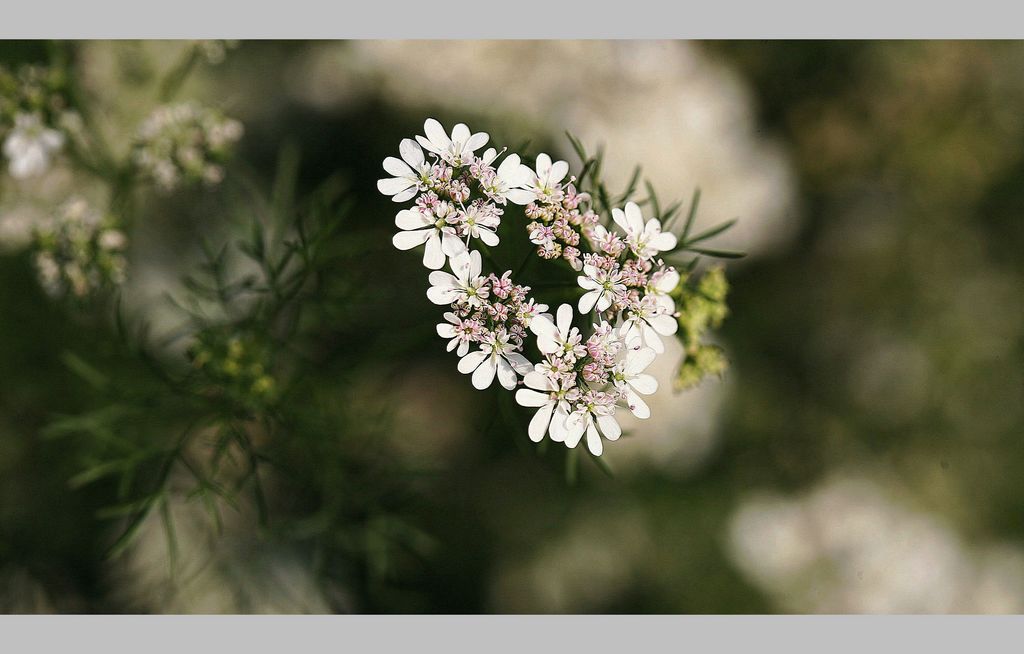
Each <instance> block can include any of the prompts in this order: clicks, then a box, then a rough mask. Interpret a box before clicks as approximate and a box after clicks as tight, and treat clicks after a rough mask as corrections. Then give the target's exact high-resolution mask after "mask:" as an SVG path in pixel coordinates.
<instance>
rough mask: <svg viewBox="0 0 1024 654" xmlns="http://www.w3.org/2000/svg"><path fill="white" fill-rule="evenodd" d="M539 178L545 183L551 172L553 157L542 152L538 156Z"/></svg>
mask: <svg viewBox="0 0 1024 654" xmlns="http://www.w3.org/2000/svg"><path fill="white" fill-rule="evenodd" d="M536 167H537V177H539V178H540V181H541V182H544V181H546V180H547V178H548V174H549V173H550V172H551V157H549V156H548V155H546V154H545V153H543V152H541V153H540V154H538V155H537V166H536Z"/></svg>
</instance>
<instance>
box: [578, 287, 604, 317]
mask: <svg viewBox="0 0 1024 654" xmlns="http://www.w3.org/2000/svg"><path fill="white" fill-rule="evenodd" d="M599 297H601V291H590V292H588V293H585V294H584V295H583V297H581V298H580V302H579V310H580V313H590V310H591V309H593V308H594V303H595V302H597V298H599Z"/></svg>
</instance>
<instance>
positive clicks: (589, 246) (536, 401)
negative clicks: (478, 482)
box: [377, 118, 709, 456]
mask: <svg viewBox="0 0 1024 654" xmlns="http://www.w3.org/2000/svg"><path fill="white" fill-rule="evenodd" d="M423 129H424V133H425V136H416V139H415V141H414V140H413V139H408V138H407V139H403V140H402V141H401V142H400V144H399V155H400V156H401V158H397V157H387V158H386V159H385V160H384V169H385V170H386V171H387V172H388V173H389V174H390V175H392V177H390V178H386V179H381V180H379V181H378V183H377V187H378V190H380V192H381V193H383V194H384V195H388V196H391V199H392V200H394V201H395V202H405V201H412V202H413V206H412V207H410V208H408V209H403V210H401V211H399V212H398V214H397V215H396V217H395V224H396V226H397V227H398V228H399V230H400V231H399V232H398V233H397V234H395V236H394V238H393V242H394V245H395V247H397V248H398V249H401V250H409V249H412V248H415V247H418V246H419V245H424V253H423V264H424V266H425V267H427V268H429V269H432V270H433V272H431V273H430V274H429V275H428V280H429V282H430V287H429V288H428V290H427V297H428V298H429V299H430V301H431V302H433V303H434V304H437V305H441V306H445V307H447V310H446V311H445V313H444V316H443V317H444V321H443V322H441V323H439V324H438V325H437V333H438V335H439V336H440V337H442V338H444V339H446V340H447V350H448V351H449V352H452V351H454V352H455V353H456V354H457V355H458V356H459V358H460V360H459V363H458V370H459V371H460V372H462V373H463V374H467V375H470V377H471V381H472V385H473V387H474V388H477V389H481V390H483V389H486V388H489V387H490V386H491V385H492V384H493V382H494V380H495V378H497V380H498V383H499V385H500V386H501V387H502V388H504V389H507V390H515V391H516V394H515V399H516V402H517V403H518V404H520V405H522V406H525V407H530V408H535V409H536V412H535V413H534V416H533V418H532V419H531V420H530V424H529V427H528V429H527V434H528V436H529V438H530V440H532V441H533V442H540V441H542V440H543V439H544V437H545V435H547V436H549V437H550V438H551V440H552V441H553V442H558V443H564V444H565V445H566V446H567V447H569V448H575V447H576V446H577V445H578V444H579V443H580V442H582V441H583V440H584V439H585V440H586V444H587V450H588V451H589V452H590V453H591V454H592V455H594V456H600V455H601V454H602V453H603V452H604V441H606V440H607V441H615V440H617V439H618V438H619V437H620V436H621V434H622V429H621V427H620V426H619V423H618V421H617V419H616V412H617V411H618V410H619V409H622V408H624V409H626V410H628V411H630V412H631V413H632V414H633V415H634V416H636V417H638V418H648V417H650V415H651V410H650V407H649V406H648V404H647V402H646V401H645V400H644V399H643V397H642V396H646V395H650V394H652V393H654V392H656V391H657V389H658V382H657V380H655V378H654V377H653V376H651V375H650V374H648V373H647V372H646V370H647V368H648V366H650V364H651V363H652V362H653V361H654V360H655V359H656V357H657V356H658V355H659V354H661V353H663V352H664V351H665V347H664V343H663V342H662V340H661V339H662V338H663V337H670V336H673V335H675V334H676V333H677V332H678V331H679V326H680V324H683V325H684V326H685V325H690V324H693V323H690V322H687V321H686V317H685V316H683V315H681V312H680V310H679V307H678V306H677V300H678V299H679V298H680V287H681V286H682V285H683V282H684V281H685V279H684V277H683V275H681V274H680V273H679V272H678V271H677V270H676V268H675V267H674V266H672V265H669V264H668V263H666V262H665V261H664V260H662V259H661V258H659V257H662V256H668V255H671V254H673V253H675V252H676V250H678V249H679V248H680V247H681V246H680V240H679V238H678V237H677V236H676V234H674V233H672V232H670V231H666V230H665V229H664V228H663V226H662V222H661V220H659V219H658V218H653V217H652V218H647V219H645V218H644V215H643V210H642V209H641V207H640V205H639V204H637V203H636V202H632V201H626V202H625V205H624V206H623V207H622V208H619V207H612V206H608V205H609V204H610V203H609V202H608V200H607V198H608V197H610V196H609V194H608V193H607V191H606V190H605V189H604V188H603V187H601V186H600V185H599V186H598V188H597V190H598V192H599V195H600V199H601V202H600V203H599V204H597V205H595V204H594V199H593V197H594V196H592V193H591V192H589V191H582V190H579V189H578V188H577V182H578V180H577V179H576V178H575V177H569V164H568V163H567V162H565V161H553V160H552V158H551V157H550V156H549V155H547V154H545V153H540V154H538V155H537V158H536V160H535V163H534V166H533V167H532V168H531V167H529V166H527V165H525V164H524V163H523V162H522V158H521V157H520V156H519V154H517V153H508V152H507V151H506V150H505V149H502V150H500V151H499V150H497V149H496V148H493V147H491V148H488V149H487V150H486V151H484V153H483V155H481V156H478V155H477V154H476V152H477V151H478V150H479V149H480V148H482V147H483V146H485V145H486V144H487V141H488V139H489V136H488V135H487V134H486V133H484V132H477V133H474V132H472V131H471V130H470V129H469V128H468V127H467V126H466V125H464V124H462V123H459V124H457V125H456V126H455V127H454V128H453V129H452V131H451V133H450V134H449V133H448V132H446V131H445V129H444V128H443V127H442V126H441V124H440V123H439V122H438V121H436V120H434V119H432V118H430V119H427V121H426V122H425V123H424V126H423ZM502 155H504V159H502V161H501V162H500V163H498V161H497V160H498V159H499V158H500V157H502ZM581 158H584V159H585V157H584V156H583V155H582V154H581ZM587 170H591V171H592V170H593V168H592V167H590V166H588V167H586V168H585V172H584V178H585V181H590V183H594V178H593V173H591V177H590V179H589V180H587V174H586V171H587ZM592 188H593V187H591V189H592ZM623 197H624V198H626V199H628V197H629V194H628V193H627V194H625V195H624V196H623ZM516 205H518V206H522V207H523V209H522V214H519V209H518V208H517V206H516ZM653 206H655V207H657V203H656V202H655V203H653ZM598 207H600V211H598ZM670 213H671V211H670ZM520 215H522V218H521V219H522V220H523V223H522V224H523V225H524V226H525V228H526V231H527V235H528V239H529V241H530V243H532V244H533V245H535V246H536V248H537V250H536V254H537V255H538V256H539V257H540V258H541V259H547V260H562V261H564V262H565V263H567V264H568V268H570V269H571V270H574V271H579V272H580V273H581V274H579V275H577V277H576V285H577V286H576V287H577V288H578V289H580V290H581V291H582V293H581V295H580V296H579V297H578V300H576V302H575V304H576V309H578V311H579V313H578V314H576V313H575V312H574V307H573V304H570V303H564V304H562V305H560V306H559V307H558V309H557V311H556V312H555V313H556V315H555V316H551V315H550V314H547V313H545V312H546V311H547V305H545V304H541V303H538V302H537V301H536V300H535V299H534V298H532V297H529V293H530V287H529V286H523V285H520V284H518V283H517V280H515V279H514V277H516V276H518V273H513V272H512V271H511V270H507V271H505V272H503V273H501V274H500V275H499V274H498V271H497V270H494V271H493V272H486V271H485V270H484V259H485V256H484V255H485V254H486V260H487V263H488V264H489V265H492V266H493V265H494V259H493V256H492V254H491V250H490V249H488V248H496V247H497V246H498V245H499V244H500V243H503V242H505V238H506V236H505V235H499V231H500V229H501V226H502V223H503V221H508V220H509V219H510V216H511V219H512V220H515V219H517V218H519V216H520ZM616 229H618V230H620V231H616ZM474 241H479V243H480V245H479V246H478V247H482V248H484V249H483V252H481V250H477V249H474V248H475V247H476V246H475V244H474ZM683 246H685V243H684V244H683ZM446 262H447V264H448V268H449V270H450V272H449V271H448V270H442V268H444V267H445V263H446ZM524 265H525V263H524ZM692 267H693V266H692V265H690V267H689V268H688V270H689V269H692ZM520 270H522V266H521V267H520ZM684 297H691V296H690V295H684ZM693 297H696V296H693ZM694 302H696V300H694ZM695 306H696V305H695ZM693 327H694V329H693V330H686V331H683V332H682V335H683V336H684V338H686V339H691V340H692V339H694V338H695V334H694V332H695V331H696V330H699V329H701V325H698V324H693ZM531 335H532V336H533V337H535V338H536V349H537V352H538V354H539V355H540V357H542V360H541V361H540V362H538V363H536V364H534V363H531V361H530V360H529V359H528V358H527V356H526V355H524V350H525V341H526V339H527V338H528V337H530V336H531ZM695 347H696V348H701V347H709V346H703V345H700V344H698V345H695ZM701 351H703V350H701ZM694 356H699V353H698V352H697V350H695V354H694ZM520 377H521V378H522V379H520Z"/></svg>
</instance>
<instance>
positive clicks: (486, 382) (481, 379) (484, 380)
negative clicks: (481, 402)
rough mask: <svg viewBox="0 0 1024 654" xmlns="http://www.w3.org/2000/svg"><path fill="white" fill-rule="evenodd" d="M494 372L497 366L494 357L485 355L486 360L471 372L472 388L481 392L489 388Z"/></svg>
mask: <svg viewBox="0 0 1024 654" xmlns="http://www.w3.org/2000/svg"><path fill="white" fill-rule="evenodd" d="M496 371H497V365H496V364H495V362H494V357H493V356H491V355H487V358H486V359H484V362H483V363H481V364H480V367H478V368H477V369H476V370H474V371H473V388H475V389H477V390H481V391H482V390H484V389H485V388H487V387H488V386H490V385H491V382H492V381H494V373H495V372H496Z"/></svg>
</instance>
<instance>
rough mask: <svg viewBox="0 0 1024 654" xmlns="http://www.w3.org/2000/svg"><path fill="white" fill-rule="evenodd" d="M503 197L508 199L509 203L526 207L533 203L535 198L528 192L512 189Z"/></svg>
mask: <svg viewBox="0 0 1024 654" xmlns="http://www.w3.org/2000/svg"><path fill="white" fill-rule="evenodd" d="M505 197H506V198H508V200H509V202H514V203H515V204H518V205H526V204H530V203H531V202H533V201H534V199H535V198H536V197H537V196H536V195H535V194H533V193H530V192H529V191H526V190H523V189H518V188H514V189H512V190H510V191H506V192H505Z"/></svg>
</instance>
